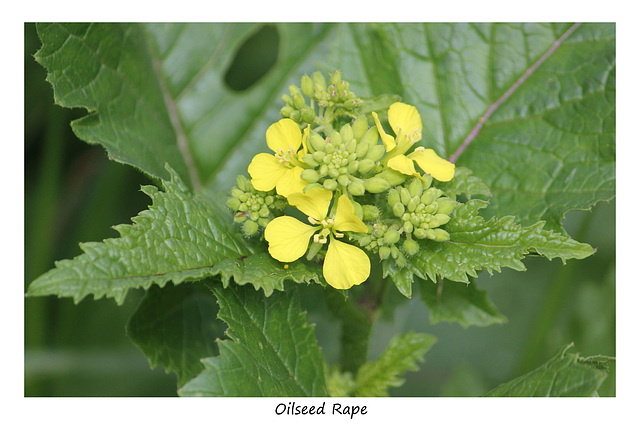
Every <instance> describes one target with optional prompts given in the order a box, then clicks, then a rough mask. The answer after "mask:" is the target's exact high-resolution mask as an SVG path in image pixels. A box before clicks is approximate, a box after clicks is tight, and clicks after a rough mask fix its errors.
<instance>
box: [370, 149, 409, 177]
mask: <svg viewBox="0 0 640 427" xmlns="http://www.w3.org/2000/svg"><path fill="white" fill-rule="evenodd" d="M379 147H382V145H380V146H379ZM377 176H379V177H380V178H384V179H385V181H387V182H388V183H389V184H390V185H392V186H396V185H400V184H402V183H403V182H405V181H406V180H407V178H408V176H407V175H403V174H401V173H400V172H398V171H395V170H393V169H385V170H383V171H382V172H380V173H379V174H378V175H377Z"/></svg>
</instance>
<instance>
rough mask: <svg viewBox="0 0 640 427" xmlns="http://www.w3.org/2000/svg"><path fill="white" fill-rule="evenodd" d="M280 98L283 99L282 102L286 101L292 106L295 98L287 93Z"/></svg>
mask: <svg viewBox="0 0 640 427" xmlns="http://www.w3.org/2000/svg"><path fill="white" fill-rule="evenodd" d="M280 99H282V102H284V103H285V104H287V105H288V106H290V107H293V100H292V99H291V97H290V96H289V95H287V94H286V93H284V94H282V96H281V97H280Z"/></svg>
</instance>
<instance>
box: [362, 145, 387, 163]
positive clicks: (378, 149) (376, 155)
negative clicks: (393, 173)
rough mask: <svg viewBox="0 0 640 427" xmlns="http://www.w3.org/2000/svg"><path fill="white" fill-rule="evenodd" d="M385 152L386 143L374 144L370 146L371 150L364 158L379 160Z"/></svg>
mask: <svg viewBox="0 0 640 427" xmlns="http://www.w3.org/2000/svg"><path fill="white" fill-rule="evenodd" d="M384 153H385V148H384V145H373V146H371V147H369V150H368V151H367V155H366V156H364V158H365V159H370V160H373V161H374V162H377V161H378V160H380V159H381V158H382V156H384Z"/></svg>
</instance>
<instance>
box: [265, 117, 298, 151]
mask: <svg viewBox="0 0 640 427" xmlns="http://www.w3.org/2000/svg"><path fill="white" fill-rule="evenodd" d="M301 143H302V132H300V127H299V126H298V125H297V123H296V122H294V121H293V120H291V119H282V120H280V121H278V122H276V123H274V124H272V125H271V126H269V129H267V145H268V146H269V148H271V150H272V151H273V152H274V153H278V151H279V150H280V149H282V150H284V151H285V152H286V151H287V150H292V151H293V152H294V153H295V152H296V151H298V148H300V144H301Z"/></svg>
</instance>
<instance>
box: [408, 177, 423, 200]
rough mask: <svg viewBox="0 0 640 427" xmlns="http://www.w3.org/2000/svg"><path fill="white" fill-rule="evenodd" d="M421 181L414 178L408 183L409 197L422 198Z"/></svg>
mask: <svg viewBox="0 0 640 427" xmlns="http://www.w3.org/2000/svg"><path fill="white" fill-rule="evenodd" d="M422 191H423V188H422V181H420V180H419V179H417V178H415V179H413V180H412V181H411V182H410V183H409V193H410V194H411V197H420V196H422Z"/></svg>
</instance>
